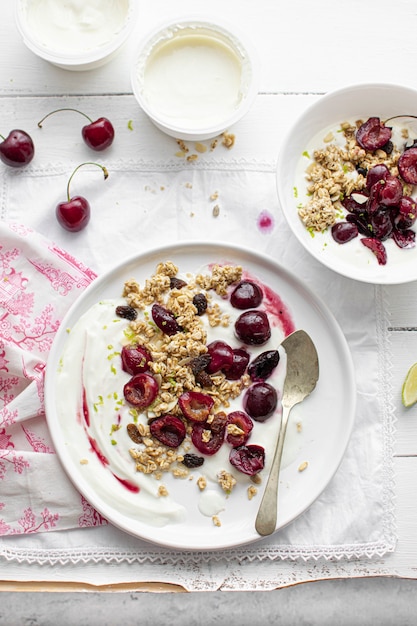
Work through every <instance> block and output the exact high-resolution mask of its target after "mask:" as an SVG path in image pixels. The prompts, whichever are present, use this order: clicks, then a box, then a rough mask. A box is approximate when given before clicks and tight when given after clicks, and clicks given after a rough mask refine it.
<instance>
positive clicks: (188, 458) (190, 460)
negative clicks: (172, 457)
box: [181, 453, 204, 468]
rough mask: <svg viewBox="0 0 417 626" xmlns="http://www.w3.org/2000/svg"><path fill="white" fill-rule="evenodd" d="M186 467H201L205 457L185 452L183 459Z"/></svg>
mask: <svg viewBox="0 0 417 626" xmlns="http://www.w3.org/2000/svg"><path fill="white" fill-rule="evenodd" d="M181 462H182V463H183V464H184V465H185V467H190V468H192V467H201V466H202V465H203V463H204V459H203V457H202V456H197V455H196V454H189V453H187V454H184V459H183V460H182V461H181Z"/></svg>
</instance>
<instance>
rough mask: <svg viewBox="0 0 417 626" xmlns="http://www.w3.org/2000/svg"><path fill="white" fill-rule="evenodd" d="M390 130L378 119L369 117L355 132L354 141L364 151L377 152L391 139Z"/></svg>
mask: <svg viewBox="0 0 417 626" xmlns="http://www.w3.org/2000/svg"><path fill="white" fill-rule="evenodd" d="M391 134H392V129H391V128H390V127H389V126H385V123H384V122H382V121H381V119H380V118H379V117H370V118H369V119H368V120H366V122H364V123H363V124H361V126H360V127H359V128H358V130H357V132H356V141H357V142H358V144H359V145H360V146H361V148H364V150H370V151H372V152H373V151H374V150H378V148H382V146H384V145H385V144H386V143H387V141H389V140H390V139H391Z"/></svg>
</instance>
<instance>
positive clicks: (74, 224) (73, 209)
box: [55, 162, 109, 232]
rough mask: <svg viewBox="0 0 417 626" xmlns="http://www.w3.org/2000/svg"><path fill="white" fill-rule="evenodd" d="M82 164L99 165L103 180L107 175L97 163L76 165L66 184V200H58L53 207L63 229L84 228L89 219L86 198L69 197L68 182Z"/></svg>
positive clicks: (88, 207) (76, 229) (89, 210)
mask: <svg viewBox="0 0 417 626" xmlns="http://www.w3.org/2000/svg"><path fill="white" fill-rule="evenodd" d="M84 165H96V166H97V167H99V168H100V169H101V170H102V172H103V174H104V180H106V179H107V178H108V176H109V173H108V171H107V169H106V168H105V167H104V166H103V165H100V164H99V163H91V162H87V163H81V165H78V166H77V167H76V168H75V170H74V171H73V173H72V174H71V176H70V178H69V180H68V184H67V200H66V201H65V202H60V203H59V204H57V206H56V209H55V214H56V218H57V220H58V222H59V223H60V224H61V226H62V227H63V228H65V230H69V231H71V232H78V231H80V230H82V229H83V228H85V227H86V226H87V224H88V222H89V221H90V215H91V209H90V204H89V202H88V200H86V198H83V197H82V196H74V197H73V198H71V196H70V184H71V181H72V178H73V176H74V174H75V173H76V172H77V171H78V170H79V169H80V167H83V166H84Z"/></svg>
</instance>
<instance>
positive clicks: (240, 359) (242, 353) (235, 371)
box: [224, 348, 250, 380]
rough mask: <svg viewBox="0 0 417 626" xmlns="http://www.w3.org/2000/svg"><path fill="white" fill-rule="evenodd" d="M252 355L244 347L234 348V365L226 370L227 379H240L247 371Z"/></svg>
mask: <svg viewBox="0 0 417 626" xmlns="http://www.w3.org/2000/svg"><path fill="white" fill-rule="evenodd" d="M249 359H250V356H249V354H248V352H246V350H244V348H234V349H233V361H232V365H231V366H230V367H229V368H228V369H227V370H226V371H225V372H224V375H225V376H226V378H227V380H239V378H241V377H242V376H243V374H244V373H245V372H246V368H247V366H248V363H249Z"/></svg>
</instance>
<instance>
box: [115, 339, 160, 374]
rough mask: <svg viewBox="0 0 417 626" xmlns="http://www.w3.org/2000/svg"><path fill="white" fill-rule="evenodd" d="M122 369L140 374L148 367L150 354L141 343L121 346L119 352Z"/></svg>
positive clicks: (150, 359)
mask: <svg viewBox="0 0 417 626" xmlns="http://www.w3.org/2000/svg"><path fill="white" fill-rule="evenodd" d="M121 359H122V369H123V370H124V371H125V372H127V373H128V374H131V375H132V376H133V375H134V374H141V373H142V372H146V371H147V370H148V369H149V363H150V361H152V356H151V355H150V353H149V352H148V350H147V349H146V348H145V347H144V346H141V345H138V344H131V345H127V346H123V348H122V352H121Z"/></svg>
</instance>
